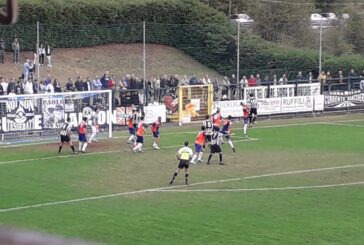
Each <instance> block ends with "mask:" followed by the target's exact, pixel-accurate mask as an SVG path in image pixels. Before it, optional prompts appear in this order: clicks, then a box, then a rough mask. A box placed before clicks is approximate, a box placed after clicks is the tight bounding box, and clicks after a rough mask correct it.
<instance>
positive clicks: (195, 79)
mask: <svg viewBox="0 0 364 245" xmlns="http://www.w3.org/2000/svg"><path fill="white" fill-rule="evenodd" d="M226 79H227V77H226ZM197 84H198V79H197V77H196V75H195V74H193V75H192V76H191V78H190V85H197Z"/></svg>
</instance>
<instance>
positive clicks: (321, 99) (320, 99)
mask: <svg viewBox="0 0 364 245" xmlns="http://www.w3.org/2000/svg"><path fill="white" fill-rule="evenodd" d="M314 98H315V99H314V100H315V104H314V110H315V111H323V110H324V104H325V96H324V95H316V96H315V97H314Z"/></svg>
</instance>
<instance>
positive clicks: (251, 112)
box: [249, 108, 258, 116]
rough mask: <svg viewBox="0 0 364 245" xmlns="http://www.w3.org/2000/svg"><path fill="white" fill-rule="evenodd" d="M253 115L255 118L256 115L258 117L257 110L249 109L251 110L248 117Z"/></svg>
mask: <svg viewBox="0 0 364 245" xmlns="http://www.w3.org/2000/svg"><path fill="white" fill-rule="evenodd" d="M253 114H254V115H255V116H256V115H258V113H257V108H251V109H250V114H249V115H250V116H252V115H253Z"/></svg>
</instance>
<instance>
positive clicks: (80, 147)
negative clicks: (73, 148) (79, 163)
mask: <svg viewBox="0 0 364 245" xmlns="http://www.w3.org/2000/svg"><path fill="white" fill-rule="evenodd" d="M78 150H79V151H81V150H82V142H81V141H80V142H78Z"/></svg>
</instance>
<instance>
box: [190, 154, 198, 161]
mask: <svg viewBox="0 0 364 245" xmlns="http://www.w3.org/2000/svg"><path fill="white" fill-rule="evenodd" d="M196 158H197V154H196V153H195V154H193V157H192V161H191V162H195V160H196Z"/></svg>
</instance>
